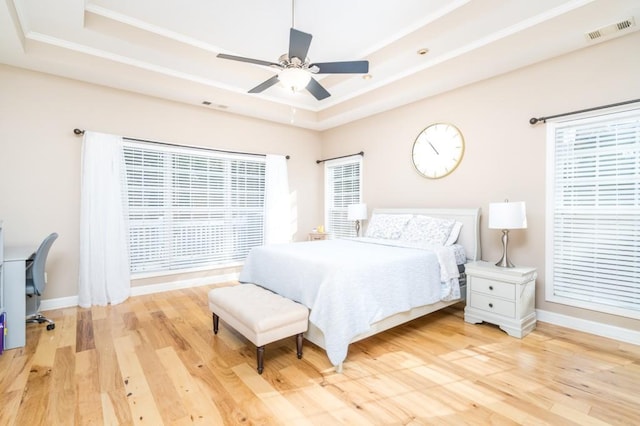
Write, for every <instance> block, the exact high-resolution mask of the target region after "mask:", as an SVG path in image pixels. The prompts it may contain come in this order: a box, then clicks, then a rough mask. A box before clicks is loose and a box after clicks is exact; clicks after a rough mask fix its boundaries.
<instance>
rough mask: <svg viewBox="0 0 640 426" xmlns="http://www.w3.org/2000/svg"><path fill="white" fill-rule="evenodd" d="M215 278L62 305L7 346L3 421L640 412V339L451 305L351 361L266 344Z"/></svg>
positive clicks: (606, 419)
mask: <svg viewBox="0 0 640 426" xmlns="http://www.w3.org/2000/svg"><path fill="white" fill-rule="evenodd" d="M211 288H213V287H212V286H204V287H198V288H190V289H184V290H177V291H171V292H166V293H159V294H153V295H147V296H138V297H133V298H131V299H129V300H128V301H126V302H125V303H123V304H120V305H115V306H108V307H95V308H92V309H81V308H68V309H61V310H57V311H51V312H48V314H50V316H51V317H53V318H54V319H55V320H56V328H55V330H53V331H47V330H46V329H45V327H44V326H38V325H37V324H30V325H28V326H27V346H26V347H24V348H19V349H12V350H9V351H5V353H4V354H3V355H2V356H0V425H29V426H31V425H73V424H77V425H101V424H105V425H120V424H123V425H130V424H141V425H143V424H144V425H161V424H165V425H191V424H203V425H223V424H225V425H226V424H230V425H233V424H259V425H271V424H273V425H277V424H287V425H289V424H295V425H307V424H308V425H332V424H352V425H368V424H372V425H405V424H411V425H420V424H438V425H439V424H444V425H449V424H451V425H461V424H470V425H481V424H500V425H509V424H535V425H540V424H550V425H637V424H640V346H636V345H631V344H625V343H621V342H617V341H614V340H609V339H605V338H600V337H597V336H593V335H589V334H585V333H580V332H575V331H572V330H568V329H564V328H561V327H556V326H552V325H549V324H544V323H540V322H539V323H538V327H537V329H536V330H535V331H534V332H533V333H531V334H529V335H528V336H527V337H525V338H524V339H515V338H512V337H509V336H507V335H506V334H505V333H504V332H502V331H501V330H499V329H498V328H497V327H495V326H492V325H488V324H481V325H472V324H466V323H465V322H464V321H463V319H462V317H463V314H462V310H461V306H455V307H452V308H448V309H447V310H445V311H442V312H436V313H434V314H431V315H429V316H427V317H424V318H420V319H417V320H415V321H413V322H411V323H409V324H406V325H404V326H400V327H396V328H395V329H393V330H390V331H387V332H385V333H383V334H380V335H377V336H374V337H371V338H369V339H366V340H364V341H361V342H358V343H356V344H354V345H352V346H351V348H350V350H349V356H348V359H347V362H346V363H345V364H344V372H343V374H336V373H335V372H334V371H333V368H332V366H331V365H330V363H329V361H328V359H327V357H326V355H325V353H324V351H323V350H321V349H319V348H318V347H316V346H314V345H313V344H311V343H309V342H307V341H305V347H304V356H303V358H302V360H298V359H297V358H296V354H295V341H294V339H293V338H291V339H286V340H283V341H280V342H276V343H273V344H270V345H267V348H266V352H265V370H264V373H263V374H262V375H258V374H257V372H256V369H255V366H256V365H255V364H256V359H255V347H254V346H253V345H252V344H251V343H249V342H247V341H246V340H245V339H244V338H243V337H242V336H240V335H239V334H237V333H236V332H234V331H233V330H231V329H230V328H229V327H227V326H226V324H224V323H223V322H221V325H220V332H219V334H218V335H217V336H214V335H213V332H212V330H211V327H212V325H211V313H210V312H209V309H208V305H207V293H208V291H209V289H211Z"/></svg>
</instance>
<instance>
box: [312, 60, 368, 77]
mask: <svg viewBox="0 0 640 426" xmlns="http://www.w3.org/2000/svg"><path fill="white" fill-rule="evenodd" d="M309 67H310V68H313V67H317V68H318V70H319V71H318V72H317V73H316V74H366V73H368V72H369V61H346V62H324V63H318V64H311V65H310V66H309Z"/></svg>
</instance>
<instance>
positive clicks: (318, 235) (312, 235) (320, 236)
mask: <svg viewBox="0 0 640 426" xmlns="http://www.w3.org/2000/svg"><path fill="white" fill-rule="evenodd" d="M328 236H329V234H327V233H326V232H309V241H320V240H326V239H327V237H328Z"/></svg>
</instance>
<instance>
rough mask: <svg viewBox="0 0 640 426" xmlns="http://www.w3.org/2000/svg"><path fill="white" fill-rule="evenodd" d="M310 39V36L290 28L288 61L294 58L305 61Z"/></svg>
mask: <svg viewBox="0 0 640 426" xmlns="http://www.w3.org/2000/svg"><path fill="white" fill-rule="evenodd" d="M312 37H313V36H312V35H311V34H307V33H303V32H302V31H298V30H296V29H295V28H291V30H290V31H289V59H291V58H294V57H295V58H298V59H300V61H302V62H304V61H305V59H307V53H308V52H309V46H310V45H311V38H312Z"/></svg>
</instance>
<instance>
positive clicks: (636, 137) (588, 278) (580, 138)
mask: <svg viewBox="0 0 640 426" xmlns="http://www.w3.org/2000/svg"><path fill="white" fill-rule="evenodd" d="M548 141H549V144H550V145H549V149H548V153H549V157H548V162H547V164H548V171H549V179H548V181H547V194H548V200H547V208H548V214H547V217H548V220H547V223H548V227H547V229H548V233H549V234H548V236H547V244H548V247H547V265H548V266H547V274H548V276H547V286H546V287H547V294H546V296H547V299H548V300H551V301H555V302H559V303H565V304H569V305H573V306H578V307H583V308H588V309H593V310H598V311H601V312H608V313H613V314H617V315H622V316H628V317H631V318H640V110H634V111H626V112H617V113H611V114H606V115H601V116H598V117H591V118H583V119H579V120H573V121H568V122H563V123H551V124H550V125H549V134H548Z"/></svg>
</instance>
